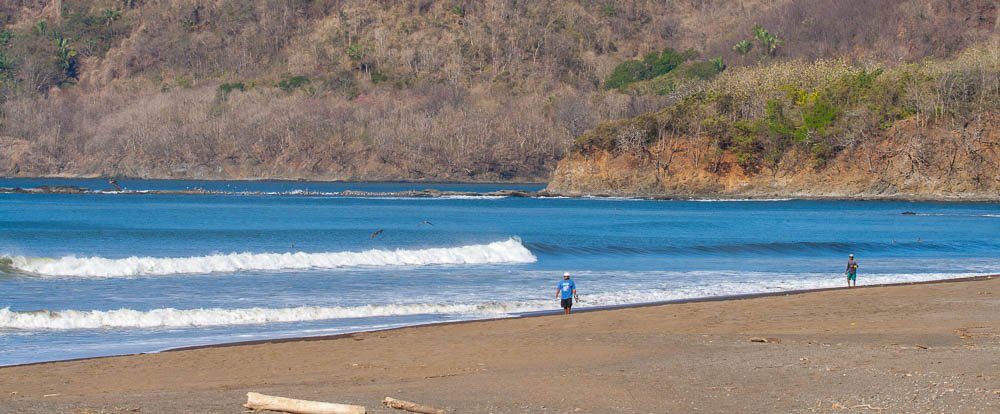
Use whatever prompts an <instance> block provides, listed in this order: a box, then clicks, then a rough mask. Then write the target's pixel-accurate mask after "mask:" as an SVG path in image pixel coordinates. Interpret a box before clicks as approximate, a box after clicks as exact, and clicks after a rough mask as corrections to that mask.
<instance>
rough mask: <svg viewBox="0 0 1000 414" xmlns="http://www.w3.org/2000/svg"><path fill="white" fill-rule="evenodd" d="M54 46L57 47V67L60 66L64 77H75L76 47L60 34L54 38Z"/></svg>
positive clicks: (76, 74)
mask: <svg viewBox="0 0 1000 414" xmlns="http://www.w3.org/2000/svg"><path fill="white" fill-rule="evenodd" d="M56 46H57V47H58V52H57V53H58V54H57V59H58V61H59V67H61V68H62V70H63V73H64V75H65V76H66V79H76V77H77V76H78V73H77V69H78V68H77V59H76V54H77V53H76V49H74V48H73V45H71V44H70V42H69V39H66V38H64V37H62V36H60V37H58V38H57V39H56Z"/></svg>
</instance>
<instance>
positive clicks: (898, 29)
mask: <svg viewBox="0 0 1000 414" xmlns="http://www.w3.org/2000/svg"><path fill="white" fill-rule="evenodd" d="M996 8H997V5H996V2H995V1H992V0H969V1H952V0H903V1H880V0H779V1H766V0H736V1H728V0H664V1H657V2H637V1H621V0H618V1H585V0H581V1H532V2H524V1H514V0H506V1H500V0H495V1H453V2H435V1H416V2H394V1H361V0H353V1H352V0H344V1H334V0H327V1H323V0H316V1H309V0H265V1H259V2H245V1H239V0H211V1H208V0H165V1H148V0H44V1H43V0H10V1H5V2H3V3H2V4H0V23H2V24H3V27H2V30H0V174H4V175H18V176H37V175H69V176H72V175H104V176H133V177H156V178H181V177H183V178H310V179H341V180H346V179H353V180H359V179H360V180H458V181H502V180H517V181H540V180H545V179H546V178H547V177H548V174H549V173H550V172H551V171H552V170H553V169H554V168H555V166H556V163H557V162H558V161H559V160H560V159H561V158H562V157H563V156H564V155H565V154H566V151H568V150H572V149H573V148H576V149H579V148H581V145H590V144H593V143H596V142H599V141H600V140H602V139H604V140H607V139H609V138H607V137H608V136H610V135H609V134H607V133H605V134H604V135H603V137H602V135H601V133H600V131H609V130H610V129H609V128H611V129H613V127H612V126H613V125H617V124H616V123H630V122H633V121H631V120H634V119H641V116H643V114H657V113H659V114H662V113H664V112H663V111H674V112H676V111H687V109H684V108H691V112H690V113H686V114H683V116H685V117H687V119H690V120H688V121H684V122H685V123H684V125H686V126H685V128H694V127H697V128H699V130H698V131H699V133H703V132H704V133H713V134H718V137H719V140H720V144H719V148H720V149H721V150H723V151H737V152H739V153H740V157H741V160H743V161H741V162H742V163H744V164H745V166H746V167H748V168H755V166H756V167H757V168H759V166H760V165H766V163H767V162H771V161H769V160H771V159H772V158H773V155H769V154H770V153H771V152H773V151H774V150H775V148H778V147H781V146H782V145H792V144H793V143H796V142H808V145H809V151H814V152H816V154H818V155H817V156H816V157H815V158H816V159H817V160H821V159H822V158H823V157H824V151H835V150H836V149H837V148H838V146H840V145H842V143H841V142H840V141H843V140H844V139H847V138H845V137H847V136H848V135H845V134H842V133H840V132H837V131H841V130H842V128H843V127H842V125H844V123H846V122H848V120H849V119H851V118H849V117H846V116H844V115H845V114H853V113H854V112H853V111H855V109H854V107H849V106H850V105H847V106H842V105H846V104H843V102H841V101H839V100H838V99H847V100H848V101H849V100H850V99H853V98H852V96H853V95H851V94H852V93H854V92H852V91H855V89H852V88H855V86H857V85H854V84H852V83H851V82H855V83H860V84H865V82H868V81H866V80H865V76H869V77H872V79H873V80H872V81H871V82H874V83H877V86H878V87H879V88H887V87H888V86H885V85H884V83H885V82H891V81H895V82H901V83H906V82H910V81H907V80H898V79H897V78H898V77H900V76H903V75H901V73H913V74H917V75H920V76H923V75H925V74H926V75H927V76H937V75H935V74H941V73H945V72H947V73H953V72H948V71H949V70H951V69H947V68H945V67H953V68H957V69H954V70H955V71H958V72H961V73H969V74H974V73H973V72H975V70H978V69H975V68H974V65H975V64H977V63H968V62H979V63H978V64H986V65H989V64H991V62H995V55H992V56H993V57H992V59H994V61H990V60H989V59H991V57H990V55H989V54H988V52H982V50H987V51H988V50H990V45H995V44H996V43H995V38H996V29H997V22H996V20H997V19H996V17H997V16H996V15H997V10H996ZM991 42H992V43H991ZM970 48H971V49H970ZM969 50H972V52H970V51H969ZM976 50H979V51H980V52H975V51H976ZM993 50H995V48H994V49H993ZM816 62H820V63H816ZM822 62H838V63H835V64H834V63H822ZM942 62H952V63H942ZM956 62H957V63H956ZM962 62H966V63H962ZM838 65H840V66H838ZM949 65H951V66H949ZM962 65H966V66H962ZM814 67H818V68H821V69H822V70H823V71H828V72H829V73H831V74H837V76H839V77H836V78H830V79H829V80H830V83H825V84H823V85H819V84H817V83H805V84H801V85H800V86H799V89H798V90H787V91H786V90H784V89H782V88H785V89H787V86H788V85H786V84H785V83H788V82H791V81H789V80H788V79H787V76H786V77H785V78H782V77H781V76H785V75H782V74H786V73H788V72H789V71H791V72H796V71H800V70H812V69H809V68H814ZM803 68H805V69H803ZM837 68H840V69H837ZM942 68H944V69H942ZM970 68H972V69H970ZM994 69H995V66H994ZM859 71H860V72H859ZM942 71H943V72H942ZM963 71H964V72H963ZM970 71H972V72H970ZM876 72H877V74H876ZM980 72H982V71H980ZM980 72H975V73H980ZM955 73H957V72H955ZM984 73H985V74H984V77H982V79H985V80H983V81H982V82H979V83H977V84H975V85H973V86H974V87H975V88H976V89H975V92H970V93H971V95H969V96H972V98H969V99H971V101H970V102H973V103H975V105H978V106H974V107H973V106H968V107H957V106H955V107H950V108H959V109H960V110H966V109H967V110H970V111H972V110H975V111H979V112H977V113H983V111H986V112H989V111H991V110H992V111H995V110H996V106H995V105H996V102H995V100H993V99H995V98H994V95H995V90H994V89H990V88H995V86H991V85H993V84H991V83H990V82H992V81H991V80H990V79H987V78H988V77H989V76H993V75H994V74H995V71H994V72H989V71H986V72H984ZM768 74H776V75H775V76H776V77H769V76H770V75H768ZM873 74H875V75H873ZM788 76H791V75H788ZM796 76H807V75H796ZM852 76H853V78H852ZM740 79H743V80H747V79H755V82H758V83H759V82H760V80H761V79H763V80H764V82H765V83H766V82H771V81H770V80H768V79H776V80H774V81H773V82H777V83H769V84H767V86H761V88H764V89H766V90H767V91H769V92H768V94H766V95H760V96H743V95H739V94H742V93H747V91H751V90H752V89H747V88H742V89H741V88H740V85H742V84H740V83H739V81H740ZM824 79H825V78H824ZM852 79H853V80H852ZM936 79H940V78H936ZM712 82H714V83H712ZM725 82H730V84H726V83H725ZM844 82H847V84H843V83H844ZM928 82H930V81H928ZM791 83H792V84H794V83H795V82H791ZM928 84H931V83H928ZM707 85H714V86H707ZM852 85H854V86H852ZM908 85H909V83H908ZM963 85H964V83H963ZM973 86H970V87H969V88H972V87H973ZM712 88H715V89H712ZM719 88H731V89H732V90H731V91H729V92H726V93H730V94H731V95H733V97H732V98H724V97H722V96H723V95H724V94H714V95H712V94H706V93H705V91H706V90H715V91H719V90H722V89H719ZM837 88H840V89H837ZM916 89H919V88H914V89H913V90H916ZM879 90H880V91H881V90H882V89H879ZM962 90H965V89H962ZM776 91H777V92H776ZM779 92H780V94H779ZM866 93H867V92H866ZM845 94H846V95H845ZM890 94H891V93H890ZM991 94H992V95H991ZM967 95H968V94H967ZM845 96H846V97H845ZM949 96H950V95H949ZM963 96H965V95H963ZM727 99H729V100H728V101H727ZM741 99H744V100H746V99H758V100H759V99H764V100H765V101H763V103H761V102H756V101H755V104H754V105H756V106H753V109H752V111H753V113H752V114H743V115H738V114H740V113H741V112H740V110H741V109H740V108H742V107H740V106H739V105H740V104H741V103H742V102H743V101H741ZM767 99H771V100H773V101H775V102H777V103H775V104H771V103H770V102H769V101H767ZM878 99H883V98H878ZM885 99H889V101H890V103H892V105H895V106H892V108H881V109H879V111H886V113H885V114H883V113H882V112H879V114H878V115H877V116H876V115H873V116H871V117H870V118H865V119H866V122H873V123H874V125H872V126H871V128H879V127H884V126H885V125H883V124H884V123H885V122H892V121H893V120H896V119H903V118H905V117H907V116H910V115H911V113H909V112H912V111H913V108H912V106H907V105H903V104H898V105H897V103H893V102H894V101H892V100H891V99H890V98H885ZM928 99H930V98H928ZM948 99H952V98H948ZM956 99H957V98H956ZM962 99H964V98H962ZM720 102H721V103H720ZM726 102H729V103H728V104H727V103H726ZM798 102H804V103H803V104H801V105H799V104H798ZM878 102H883V101H882V100H878ZM949 102H951V101H949ZM679 103H680V104H684V103H687V104H686V105H688V106H684V105H679ZM695 103H697V105H695ZM727 105H734V106H732V107H729V106H727ZM769 105H770V106H769ZM775 105H778V106H780V108H779V107H778V106H775ZM824 105H841V106H837V107H836V108H834V109H831V110H830V111H833V112H831V113H833V118H831V119H830V120H829V121H824V119H826V118H824V117H829V116H830V113H827V114H825V115H824V111H825V109H823V108H826V106H824ZM991 105H992V106H991ZM671 108H673V109H671ZM678 108H680V109H678ZM705 108H713V109H712V111H709V112H707V113H706V112H705ZM727 108H728V109H727ZM817 108H819V109H817ZM921 108H924V107H921ZM984 108H985V109H984ZM920 110H930V111H934V109H933V107H928V108H924V109H920ZM762 111H763V112H762ZM810 111H815V112H816V113H815V114H813V113H812V112H810ZM908 111H909V112H908ZM779 112H780V116H785V117H786V118H787V119H785V120H784V121H783V120H782V118H781V117H780V116H779V115H776V114H778V113H779ZM876 112H877V111H876ZM949 113H950V112H949ZM803 114H807V115H803ZM744 115H746V116H745V117H744V118H745V119H744V118H740V117H741V116H744ZM645 116H647V117H649V116H654V115H645ZM672 116H673V115H672ZM677 116H678V117H680V116H681V115H677ZM814 116H815V118H816V119H813V117H814ZM961 116H965V115H963V114H959V117H958V118H954V119H960V118H961ZM635 117H640V118H635ZM695 118H697V119H695ZM806 118H809V119H810V120H809V121H804V120H805V119H806ZM661 119H663V118H662V115H661ZM678 119H679V118H678ZM949 119H951V118H949ZM747 120H749V121H748V122H749V123H747V122H743V121H747ZM782 122H785V124H782ZM804 122H819V124H820V125H821V126H822V128H812V127H808V126H806V127H804V126H803V125H805V124H803V123H804ZM771 124H774V127H773V128H772V125H771ZM658 125H660V124H658ZM678 125H680V124H678ZM595 128H596V129H595ZM713 128H714V129H713ZM782 128H784V129H782ZM803 128H805V129H803ZM657 130H658V131H659V130H662V128H660V127H659V126H658V127H657ZM588 131H590V132H588ZM678 131H679V130H678ZM775 131H784V132H775ZM803 131H805V132H803ZM810 131H812V132H810ZM816 131H822V132H821V133H817V132H816ZM803 134H805V135H803ZM810 134H812V135H810ZM817 134H818V135H817ZM750 136H753V137H756V138H754V139H749V138H747V137H750ZM775 136H780V137H782V138H780V139H774V140H771V138H773V137H775ZM804 136H805V137H806V138H807V139H804V138H803V137H804ZM851 136H853V135H851ZM815 137H820V138H822V139H819V138H815ZM814 138H815V139H818V140H816V141H815V142H814ZM610 139H611V140H612V142H614V140H615V138H610ZM646 139H647V138H642V139H641V140H640V141H637V142H635V140H632V141H633V143H632V144H624V145H625V146H628V145H633V146H635V145H640V146H641V145H645V144H647V142H646ZM649 139H650V141H649V142H648V143H651V142H653V141H655V140H653V139H652V138H649ZM656 139H659V135H658V136H657V138H656ZM824 140H826V141H824ZM619 141H621V140H619ZM625 141H628V140H625ZM625 141H621V142H625ZM772 141H773V142H772ZM574 143H575V144H574ZM581 143H582V144H581ZM588 143H590V144H588ZM817 143H819V144H821V145H816V144H817ZM824 143H825V144H824ZM574 145H575V147H574ZM600 145H605V146H607V145H623V144H607V143H603V144H600ZM803 145H806V144H803ZM823 145H827V146H829V149H828V150H827V149H823V148H825V147H823ZM814 148H819V149H814ZM769 157H771V158H769ZM817 162H821V161H817Z"/></svg>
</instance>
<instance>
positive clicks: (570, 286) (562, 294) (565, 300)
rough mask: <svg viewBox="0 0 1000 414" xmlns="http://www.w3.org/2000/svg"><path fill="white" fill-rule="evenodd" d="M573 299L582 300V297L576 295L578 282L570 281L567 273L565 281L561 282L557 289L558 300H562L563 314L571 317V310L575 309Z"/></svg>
mask: <svg viewBox="0 0 1000 414" xmlns="http://www.w3.org/2000/svg"><path fill="white" fill-rule="evenodd" d="M573 298H576V300H580V297H579V296H577V295H576V282H574V281H572V280H569V272H566V273H563V280H562V281H560V282H559V287H558V289H556V299H561V301H560V304H561V305H562V308H563V314H565V315H569V311H570V309H572V308H573Z"/></svg>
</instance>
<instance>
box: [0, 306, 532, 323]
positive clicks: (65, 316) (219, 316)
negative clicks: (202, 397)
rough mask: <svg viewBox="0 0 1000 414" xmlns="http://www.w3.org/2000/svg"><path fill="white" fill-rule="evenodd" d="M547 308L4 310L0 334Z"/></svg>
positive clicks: (494, 314)
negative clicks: (24, 331) (11, 331)
mask: <svg viewBox="0 0 1000 414" xmlns="http://www.w3.org/2000/svg"><path fill="white" fill-rule="evenodd" d="M545 303H548V302H544V303H543V302H521V303H486V304H471V305H460V304H399V305H367V306H356V307H316V306H304V307H297V308H246V309H220V308H213V309H174V308H165V309H153V310H149V311H139V310H133V309H118V310H109V311H98V310H90V311H78V310H64V311H48V310H41V311H31V312H17V311H12V310H10V308H3V309H0V329H16V330H45V329H48V330H73V329H113V328H140V329H143V328H144V329H155V328H185V327H188V328H194V327H210V326H223V325H253V324H268V323H282V322H308V321H320V320H329V319H345V318H370V317H385V316H407V315H448V314H453V315H461V316H465V317H499V316H504V315H509V314H511V313H517V312H528V311H533V310H538V309H542V307H543V306H544V305H545Z"/></svg>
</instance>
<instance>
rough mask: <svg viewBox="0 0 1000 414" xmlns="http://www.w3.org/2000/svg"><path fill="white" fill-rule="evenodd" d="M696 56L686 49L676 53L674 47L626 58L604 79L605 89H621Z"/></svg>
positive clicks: (696, 54) (671, 68)
mask: <svg viewBox="0 0 1000 414" xmlns="http://www.w3.org/2000/svg"><path fill="white" fill-rule="evenodd" d="M696 57H698V53H697V52H695V51H693V50H690V49H689V50H687V51H685V52H683V53H677V51H675V50H674V49H671V48H666V49H663V51H662V52H653V53H649V54H647V55H646V56H645V57H643V59H642V60H641V61H640V60H626V61H624V62H622V63H620V64H618V66H616V67H615V69H614V70H613V71H612V72H611V75H609V76H608V78H607V80H605V81H604V87H605V89H621V88H622V87H624V86H626V85H628V84H630V83H634V82H638V81H642V80H646V79H653V78H655V77H657V76H660V75H663V74H666V73H669V72H670V71H672V70H674V69H675V68H677V67H678V66H680V65H681V64H682V63H684V62H685V61H688V60H691V59H694V58H696Z"/></svg>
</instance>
